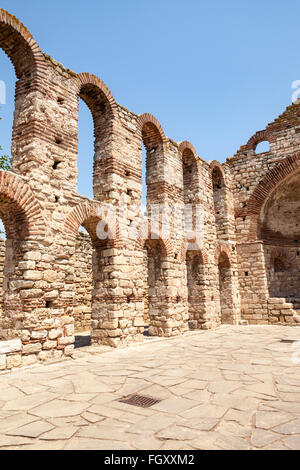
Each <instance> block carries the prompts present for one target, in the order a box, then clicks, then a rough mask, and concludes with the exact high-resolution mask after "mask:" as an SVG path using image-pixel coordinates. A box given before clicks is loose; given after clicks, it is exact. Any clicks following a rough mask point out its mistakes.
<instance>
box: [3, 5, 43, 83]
mask: <svg viewBox="0 0 300 470" xmlns="http://www.w3.org/2000/svg"><path fill="white" fill-rule="evenodd" d="M0 47H1V48H2V49H3V50H4V52H5V53H6V54H7V56H8V57H9V58H10V60H11V62H12V64H13V66H14V69H15V72H16V77H17V78H18V79H20V78H22V77H24V76H26V75H31V74H32V72H35V73H36V72H38V71H42V70H43V65H44V57H43V53H42V51H41V50H40V48H39V46H38V44H37V43H36V41H35V40H34V38H33V37H32V35H31V34H30V32H29V31H28V29H27V28H26V27H25V26H24V25H23V24H22V23H21V22H20V21H19V20H18V19H17V18H16V17H15V16H13V15H11V14H10V13H8V12H7V11H5V10H3V9H2V8H1V9H0Z"/></svg>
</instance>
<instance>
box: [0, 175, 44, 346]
mask: <svg viewBox="0 0 300 470" xmlns="http://www.w3.org/2000/svg"><path fill="white" fill-rule="evenodd" d="M0 181H1V184H0V219H1V221H2V223H3V227H4V228H3V229H2V232H3V233H2V234H1V241H0V270H1V274H0V285H1V289H0V290H1V293H2V301H1V314H0V317H1V319H0V340H9V339H13V338H17V337H20V335H21V331H22V321H23V318H24V316H25V310H26V308H27V306H26V304H28V303H29V302H30V300H29V297H30V296H28V295H27V296H26V295H25V294H24V293H23V295H22V296H21V290H22V288H23V289H24V288H25V289H26V288H27V289H28V288H32V287H33V282H32V281H31V280H28V279H27V278H25V277H24V271H27V273H32V272H33V271H34V269H35V267H36V261H34V260H30V259H26V257H24V254H26V249H27V250H28V246H30V245H27V243H28V242H27V240H28V238H29V237H30V230H33V231H35V230H36V227H34V221H33V220H32V219H31V220H30V219H29V218H28V217H30V216H28V214H27V212H26V204H24V200H25V198H24V196H25V195H26V196H27V200H28V201H30V202H28V206H29V207H30V209H29V212H31V213H34V212H35V211H38V206H37V203H36V202H34V201H33V197H32V195H30V190H29V188H28V186H27V185H26V184H24V183H23V182H22V181H18V179H17V178H16V177H14V176H12V174H11V173H7V172H0ZM7 188H10V191H9V193H8V194H7Z"/></svg>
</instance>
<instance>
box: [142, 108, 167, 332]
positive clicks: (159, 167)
mask: <svg viewBox="0 0 300 470" xmlns="http://www.w3.org/2000/svg"><path fill="white" fill-rule="evenodd" d="M139 120H140V121H139V126H140V132H141V138H142V198H141V204H142V206H146V210H145V211H144V212H145V213H146V217H147V220H148V226H147V227H146V233H147V234H148V235H149V239H148V240H147V241H146V242H145V244H144V247H143V255H142V269H143V283H144V335H145V336H148V335H157V334H159V332H160V328H159V326H158V325H159V322H160V315H161V313H160V312H161V306H160V305H161V304H162V300H161V299H160V296H161V292H160V287H161V286H162V285H164V282H165V280H164V276H163V270H162V269H161V268H160V267H161V262H162V257H163V256H165V247H164V244H163V242H162V241H161V240H160V239H158V237H157V236H156V234H153V233H152V228H153V227H152V221H157V222H158V221H159V217H160V215H159V204H160V202H162V201H163V198H164V186H163V182H164V147H163V136H162V131H161V130H160V129H159V127H158V125H157V124H156V123H155V118H153V117H152V116H151V115H142V116H141V117H140V118H139ZM146 225H147V224H146ZM150 228H151V229H150Z"/></svg>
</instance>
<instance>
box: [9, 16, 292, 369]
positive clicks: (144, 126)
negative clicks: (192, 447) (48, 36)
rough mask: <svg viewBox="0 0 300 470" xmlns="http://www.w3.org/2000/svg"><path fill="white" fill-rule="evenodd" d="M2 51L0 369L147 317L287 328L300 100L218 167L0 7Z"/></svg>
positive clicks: (122, 337) (165, 328) (56, 355)
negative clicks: (4, 154)
mask: <svg viewBox="0 0 300 470" xmlns="http://www.w3.org/2000/svg"><path fill="white" fill-rule="evenodd" d="M0 45H1V47H2V49H3V50H4V51H5V53H6V54H7V55H8V57H9V58H10V60H11V62H12V64H13V66H14V69H15V74H16V89H15V112H14V123H13V132H12V156H13V159H12V171H0V217H1V219H2V221H3V224H4V226H5V231H6V240H5V242H4V241H1V242H0V265H1V266H0V268H1V269H0V271H1V273H2V274H1V277H0V282H1V286H2V291H1V292H2V299H1V305H0V307H1V315H0V370H6V369H11V368H13V367H19V366H22V365H23V366H24V365H25V366H26V365H31V364H34V363H36V362H38V361H48V360H57V359H60V358H62V357H66V356H71V355H72V353H73V349H74V334H75V331H76V332H78V331H91V338H92V342H93V343H100V344H105V345H110V346H113V347H117V346H119V345H126V344H127V343H130V342H132V341H142V340H143V338H144V330H145V326H147V330H148V332H149V334H150V335H152V336H174V335H179V334H183V333H185V332H186V331H188V330H189V329H199V328H201V329H209V328H215V327H217V326H219V325H221V324H222V323H225V324H238V323H240V322H241V320H245V321H247V322H248V323H253V324H259V323H272V324H289V325H293V324H294V325H297V324H298V322H299V320H300V316H299V315H298V308H299V309H300V294H299V295H298V291H299V282H300V276H299V266H300V203H299V201H300V189H299V188H300V185H299V182H300V153H299V138H300V104H299V103H297V102H296V103H294V104H292V105H291V106H288V108H287V109H286V110H285V111H284V112H283V113H282V114H281V115H280V116H279V117H278V118H277V119H275V121H274V122H272V123H271V124H269V125H268V126H267V127H266V129H265V130H263V131H259V132H257V133H256V134H255V135H254V136H253V137H251V138H250V139H249V141H248V142H247V144H246V145H244V146H242V147H241V148H240V149H239V151H238V152H237V153H236V155H234V156H233V157H232V158H229V159H227V161H226V163H224V164H220V163H218V162H217V161H213V162H206V161H204V160H203V159H201V158H199V156H198V155H197V153H196V151H195V149H194V147H193V145H192V144H191V143H190V142H187V141H184V142H181V143H177V142H175V141H173V140H171V139H170V138H168V137H167V136H166V135H165V133H164V131H163V128H162V126H161V124H160V123H159V122H158V121H157V119H156V118H155V117H154V116H152V115H151V114H148V113H145V114H142V115H137V114H135V113H134V112H132V111H129V110H128V109H126V108H125V107H123V106H121V105H120V104H118V103H117V102H116V101H115V99H114V97H113V95H112V93H111V92H110V90H109V89H108V88H107V86H106V85H105V84H104V83H103V82H102V81H101V79H100V78H98V77H96V76H94V75H91V74H89V73H75V72H73V71H71V70H70V69H67V68H65V67H64V66H63V65H61V64H60V63H59V62H57V61H55V60H54V59H52V58H51V57H49V56H48V55H46V54H44V53H43V52H42V51H41V50H40V48H39V46H38V44H37V43H36V41H35V40H34V38H33V37H32V35H31V34H30V32H29V31H28V30H27V29H26V27H25V26H24V25H23V24H22V23H20V21H19V20H18V19H17V18H15V17H14V16H12V15H10V14H9V13H8V12H6V11H4V10H0ZM79 99H82V100H83V101H84V102H85V103H86V105H87V106H88V108H89V110H90V112H91V114H92V117H93V122H94V137H95V140H94V149H95V150H94V174H93V191H94V198H93V200H90V199H87V198H86V197H83V196H81V195H80V194H78V192H77V176H78V171H77V153H78V152H77V148H78V143H77V139H78V101H79ZM265 140H266V141H268V142H269V145H270V150H269V151H268V152H265V153H262V154H256V147H257V145H258V144H259V143H260V142H262V141H265ZM143 145H144V146H145V149H146V154H147V157H146V173H147V175H146V180H147V216H146V217H145V216H142V214H141V211H140V206H141V195H142V146H143ZM187 209H188V210H187ZM183 214H184V215H183ZM145 220H146V221H147V220H148V222H149V224H148V226H147V225H145ZM81 226H82V227H83V228H84V229H85V231H86V233H81V232H79V228H80V227H81ZM141 227H145V228H144V229H143V230H141V229H140V228H141ZM103 234H104V235H105V234H106V236H103ZM124 234H126V236H124ZM148 327H149V328H148Z"/></svg>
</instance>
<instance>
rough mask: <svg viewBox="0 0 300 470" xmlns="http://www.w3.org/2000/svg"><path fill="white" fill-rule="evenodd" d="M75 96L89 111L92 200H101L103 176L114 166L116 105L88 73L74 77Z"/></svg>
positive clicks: (104, 179)
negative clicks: (91, 125)
mask: <svg viewBox="0 0 300 470" xmlns="http://www.w3.org/2000/svg"><path fill="white" fill-rule="evenodd" d="M77 93H78V96H79V97H80V98H81V99H82V100H83V101H84V102H85V103H86V105H87V106H88V108H89V110H90V111H91V114H92V117H93V122H94V175H93V190H94V199H96V200H100V201H105V200H106V198H107V196H106V194H107V191H108V189H109V188H108V187H107V175H108V174H109V173H112V172H113V170H114V167H115V162H114V158H113V156H112V153H113V145H114V132H115V130H114V121H115V120H116V119H117V112H116V102H115V100H114V98H113V96H112V94H111V91H110V90H109V89H108V88H107V86H106V85H105V84H104V83H103V82H102V80H100V78H98V77H96V76H95V75H91V74H89V73H81V74H78V75H77Z"/></svg>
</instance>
